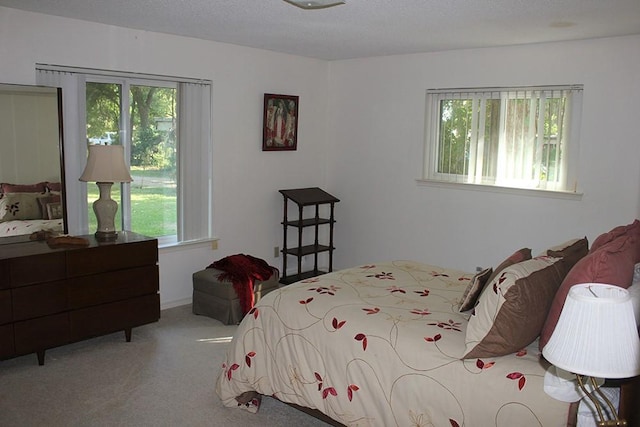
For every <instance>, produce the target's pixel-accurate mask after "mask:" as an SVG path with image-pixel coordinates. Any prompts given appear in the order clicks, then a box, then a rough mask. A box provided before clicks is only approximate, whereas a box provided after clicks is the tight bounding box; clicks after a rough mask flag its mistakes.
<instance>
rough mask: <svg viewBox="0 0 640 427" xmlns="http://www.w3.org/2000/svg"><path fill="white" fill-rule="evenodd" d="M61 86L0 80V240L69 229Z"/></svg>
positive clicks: (5, 242)
mask: <svg viewBox="0 0 640 427" xmlns="http://www.w3.org/2000/svg"><path fill="white" fill-rule="evenodd" d="M64 188H65V186H64V156H63V143H62V91H61V89H60V88H55V87H45V86H26V85H13V84H0V244H7V243H15V242H21V241H27V240H29V236H30V235H31V234H32V233H34V232H36V231H42V230H44V231H52V232H54V233H67V220H66V218H67V215H66V200H65V195H64Z"/></svg>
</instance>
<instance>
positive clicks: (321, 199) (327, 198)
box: [279, 187, 340, 284]
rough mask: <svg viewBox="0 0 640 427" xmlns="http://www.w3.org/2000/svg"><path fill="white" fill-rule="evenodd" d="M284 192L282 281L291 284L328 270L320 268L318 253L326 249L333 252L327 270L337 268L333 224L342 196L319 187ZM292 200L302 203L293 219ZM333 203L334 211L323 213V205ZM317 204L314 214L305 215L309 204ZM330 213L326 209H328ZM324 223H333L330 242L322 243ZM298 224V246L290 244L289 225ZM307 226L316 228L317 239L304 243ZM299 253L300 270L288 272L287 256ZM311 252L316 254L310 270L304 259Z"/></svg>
mask: <svg viewBox="0 0 640 427" xmlns="http://www.w3.org/2000/svg"><path fill="white" fill-rule="evenodd" d="M279 191H280V193H281V194H282V195H283V196H284V218H283V220H282V222H281V224H282V226H283V244H282V254H283V255H284V256H283V257H282V278H281V279H280V283H284V284H289V283H293V282H296V281H299V280H303V279H307V278H310V277H314V276H318V275H320V274H325V273H326V272H325V271H320V270H319V269H318V254H320V253H322V252H328V253H329V257H328V258H329V266H328V268H327V270H328V271H329V272H330V271H332V270H333V251H334V249H335V248H334V247H333V225H334V223H335V219H334V217H333V210H334V205H335V204H336V203H337V202H339V201H340V200H339V199H338V198H336V197H334V196H332V195H331V194H329V193H327V192H326V191H323V190H321V189H319V188H317V187H313V188H297V189H292V190H279ZM288 201H291V202H293V203H295V204H296V205H297V207H298V209H297V210H298V216H297V218H296V219H295V220H289V219H288V218H287V215H288V207H287V202H288ZM321 205H330V206H329V207H328V208H329V209H328V210H329V212H330V215H329V217H328V218H321V217H320V206H321ZM309 206H313V207H315V213H314V215H313V216H311V217H310V218H304V217H303V210H304V208H305V207H309ZM325 214H326V212H325ZM321 226H323V227H326V226H328V227H329V236H328V237H329V238H328V240H329V241H328V242H323V243H325V244H324V245H322V244H320V242H319V241H318V240H319V233H320V228H321ZM289 227H294V228H297V237H298V239H297V242H298V244H297V247H294V248H288V247H287V228H289ZM304 228H313V229H314V240H313V243H312V244H308V245H305V244H303V240H304V239H303V230H304ZM290 256H292V257H295V258H296V262H297V267H298V268H297V273H296V274H289V275H287V258H288V257H290ZM307 256H313V269H311V268H309V271H306V272H303V271H302V259H303V258H304V257H307Z"/></svg>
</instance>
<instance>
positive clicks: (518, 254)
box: [487, 248, 531, 283]
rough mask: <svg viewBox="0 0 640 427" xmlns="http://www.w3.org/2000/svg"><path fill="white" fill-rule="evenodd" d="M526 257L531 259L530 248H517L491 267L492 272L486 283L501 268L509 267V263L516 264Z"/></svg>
mask: <svg viewBox="0 0 640 427" xmlns="http://www.w3.org/2000/svg"><path fill="white" fill-rule="evenodd" d="M528 259H531V249H529V248H522V249H518V250H517V251H515V252H514V253H512V254H511V255H510V256H509V257H508V258H507V259H505V260H504V261H502V262H501V263H500V264H499V265H498V266H497V267H496V268H494V269H493V273H491V275H490V276H489V280H487V283H491V282H492V281H493V279H495V278H496V276H497V275H498V274H500V272H501V271H502V270H504V269H505V268H507V267H509V266H510V265H513V264H517V263H519V262H522V261H526V260H528Z"/></svg>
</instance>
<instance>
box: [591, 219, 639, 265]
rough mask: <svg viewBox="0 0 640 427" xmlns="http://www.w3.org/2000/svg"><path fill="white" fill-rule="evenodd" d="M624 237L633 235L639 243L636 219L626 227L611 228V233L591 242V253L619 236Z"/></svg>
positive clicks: (637, 221)
mask: <svg viewBox="0 0 640 427" xmlns="http://www.w3.org/2000/svg"><path fill="white" fill-rule="evenodd" d="M625 235H627V236H628V235H635V236H636V237H637V238H638V239H639V241H640V220H637V219H636V220H635V221H633V222H632V223H631V224H628V225H619V226H617V227H615V228H613V229H612V230H611V231H609V232H607V233H603V234H601V235H599V236H598V237H596V239H595V240H594V241H593V244H592V245H591V251H595V250H598V248H600V247H602V246H604V245H606V244H607V243H610V242H612V241H614V240H615V239H617V238H618V237H620V236H625ZM638 244H640V243H638ZM637 255H638V256H640V254H637ZM638 262H640V259H638Z"/></svg>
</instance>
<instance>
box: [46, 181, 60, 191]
mask: <svg viewBox="0 0 640 427" xmlns="http://www.w3.org/2000/svg"><path fill="white" fill-rule="evenodd" d="M46 184H47V191H57V192H60V191H62V183H60V182H48V181H47V183H46Z"/></svg>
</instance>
